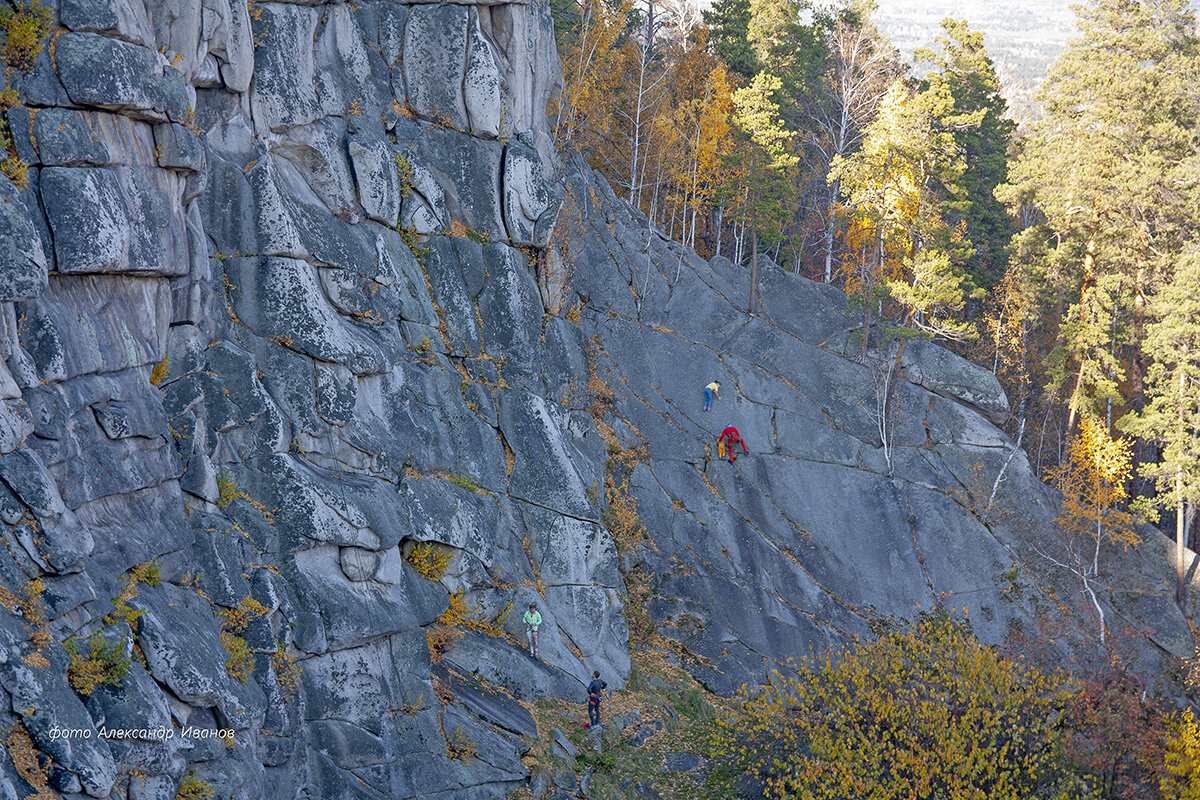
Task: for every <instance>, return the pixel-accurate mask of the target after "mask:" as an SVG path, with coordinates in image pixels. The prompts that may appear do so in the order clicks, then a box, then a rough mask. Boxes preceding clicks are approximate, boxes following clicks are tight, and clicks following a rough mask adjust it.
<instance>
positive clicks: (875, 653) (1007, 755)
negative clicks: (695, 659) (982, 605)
mask: <svg viewBox="0 0 1200 800" xmlns="http://www.w3.org/2000/svg"><path fill="white" fill-rule="evenodd" d="M1067 691H1068V688H1067V687H1066V686H1065V685H1064V684H1063V683H1061V682H1060V681H1059V680H1058V679H1056V678H1054V677H1052V676H1048V675H1045V674H1043V673H1040V672H1038V671H1036V670H1033V669H1030V668H1026V667H1024V666H1022V665H1021V664H1019V663H1017V662H1013V661H1009V660H1006V659H1004V658H1002V657H1001V656H999V655H998V654H997V653H996V651H995V650H993V649H991V648H988V647H984V646H983V645H981V644H980V643H979V642H978V641H977V640H976V639H975V638H974V636H973V635H972V633H971V630H970V627H969V626H968V625H967V624H966V623H965V622H960V621H957V620H955V619H953V618H952V617H950V616H949V615H948V614H946V613H945V612H937V613H933V614H928V615H923V616H922V617H921V618H920V619H918V620H917V621H916V623H915V624H914V625H913V627H912V628H911V629H903V630H898V631H892V632H889V633H886V634H884V635H883V636H882V637H881V638H880V639H879V640H878V641H876V642H873V643H871V644H866V645H861V646H858V647H855V648H854V649H851V650H848V651H847V652H844V653H837V654H828V655H825V656H824V657H822V658H820V659H819V660H817V661H815V662H811V663H810V662H806V663H803V664H800V665H797V666H796V671H795V674H794V675H792V676H784V675H781V674H780V673H779V672H773V673H772V675H771V682H770V683H769V684H768V685H766V686H763V687H760V688H757V689H744V690H743V691H742V693H741V694H740V695H739V696H738V701H739V702H738V709H737V711H736V712H735V713H733V714H732V715H731V716H730V717H729V718H728V719H725V720H723V721H722V722H720V723H719V724H718V728H717V734H716V745H717V747H718V749H719V751H720V752H721V753H722V754H723V755H725V756H726V758H727V763H728V766H727V767H726V769H728V770H730V771H731V772H732V771H735V770H736V771H738V772H739V773H745V774H747V775H748V776H750V777H751V778H754V779H757V781H758V782H759V783H760V784H762V785H763V786H765V788H766V789H767V790H768V792H767V793H768V796H771V797H776V798H789V799H790V798H796V799H797V800H799V798H814V799H817V798H820V799H821V800H824V799H826V798H843V797H861V798H871V800H893V798H894V799H895V800H901V799H903V800H908V799H909V798H915V797H937V798H945V800H968V799H970V800H975V799H976V798H979V799H982V798H988V800H1018V798H1019V799H1020V800H1026V798H1041V797H1059V796H1062V795H1060V793H1059V792H1060V791H1061V789H1063V788H1066V787H1065V786H1064V785H1063V784H1065V783H1067V782H1068V779H1067V778H1066V776H1064V775H1063V774H1062V773H1061V772H1060V757H1061V747H1062V737H1061V733H1060V731H1059V729H1058V725H1057V715H1058V712H1059V711H1060V710H1061V709H1062V708H1063V706H1064V704H1065V701H1066V699H1067ZM716 777H717V778H718V779H720V778H722V777H724V776H723V775H721V774H719V773H718V774H717V775H716Z"/></svg>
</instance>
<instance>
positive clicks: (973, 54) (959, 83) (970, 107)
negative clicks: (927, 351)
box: [914, 19, 1016, 287]
mask: <svg viewBox="0 0 1200 800" xmlns="http://www.w3.org/2000/svg"><path fill="white" fill-rule="evenodd" d="M942 30H943V31H944V32H945V35H943V36H940V37H938V39H937V40H936V41H937V43H938V44H939V45H940V46H941V52H938V53H935V52H934V51H932V50H918V51H917V52H916V53H915V54H914V57H915V59H916V60H917V61H926V62H929V63H931V64H933V67H934V69H933V70H932V71H931V72H929V73H928V74H927V75H926V76H925V80H924V81H923V83H922V87H921V93H922V95H924V96H926V97H928V98H929V99H930V101H931V102H936V103H937V106H938V107H937V110H936V112H935V113H934V120H933V122H934V126H935V127H936V128H938V129H939V130H941V131H945V132H947V133H949V134H950V136H951V137H952V138H953V139H954V144H955V147H956V148H957V151H958V154H959V156H960V157H961V158H962V160H963V165H964V169H963V173H962V175H960V176H959V177H958V180H957V182H958V185H959V186H960V187H961V190H962V193H961V200H959V201H957V202H958V205H957V207H954V208H949V207H948V208H947V209H945V210H946V212H947V213H946V218H947V221H948V222H949V223H950V224H952V225H953V224H957V223H958V222H960V221H961V222H963V223H965V225H966V236H967V239H968V240H969V241H970V243H971V246H972V247H973V248H974V251H975V252H974V253H973V254H972V255H971V257H970V258H969V259H968V266H969V268H970V270H971V273H972V277H973V279H974V281H975V283H977V284H978V285H981V286H985V287H991V286H993V285H994V284H996V283H997V281H999V279H1000V277H1001V276H1002V275H1003V274H1004V247H1005V245H1007V244H1008V240H1009V239H1010V238H1012V234H1013V230H1012V223H1011V221H1010V217H1009V215H1008V212H1007V211H1006V210H1005V208H1004V206H1003V205H1002V204H1001V203H1000V201H998V200H997V199H996V197H995V195H994V192H995V189H996V187H997V186H999V185H1000V184H1002V183H1004V181H1005V180H1006V178H1007V174H1008V148H1009V145H1010V143H1011V140H1012V136H1013V132H1014V131H1015V130H1016V123H1015V122H1013V121H1012V120H1008V119H1005V118H1004V115H1005V113H1006V112H1007V110H1008V108H1007V104H1006V103H1005V101H1004V98H1003V97H1002V96H1001V94H1000V79H999V78H998V77H997V76H996V70H995V68H994V67H993V65H992V60H991V58H990V57H989V56H988V54H987V49H986V48H985V47H984V43H983V34H982V33H980V32H978V31H972V30H971V29H970V27H969V26H968V25H967V22H966V21H965V20H954V19H945V20H942ZM935 98H936V100H935Z"/></svg>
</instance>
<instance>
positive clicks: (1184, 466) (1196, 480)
mask: <svg viewBox="0 0 1200 800" xmlns="http://www.w3.org/2000/svg"><path fill="white" fill-rule="evenodd" d="M1149 316H1150V317H1151V319H1152V320H1153V322H1151V323H1150V324H1148V325H1147V326H1146V333H1145V337H1144V339H1143V341H1142V346H1143V349H1144V351H1145V353H1146V355H1148V356H1149V357H1150V358H1151V359H1153V361H1152V362H1151V364H1150V368H1149V370H1148V371H1147V374H1146V395H1147V400H1148V402H1147V403H1146V406H1145V407H1144V408H1143V409H1142V410H1141V411H1140V412H1139V413H1135V414H1130V415H1129V416H1126V417H1124V418H1123V419H1122V420H1121V427H1122V428H1124V429H1125V430H1127V431H1129V432H1130V433H1133V434H1134V435H1136V436H1140V437H1141V438H1143V439H1147V440H1150V441H1152V442H1154V443H1155V444H1157V445H1158V447H1159V448H1161V454H1162V455H1161V459H1160V460H1159V461H1158V462H1157V463H1148V464H1143V465H1142V466H1141V469H1140V472H1141V474H1142V475H1143V476H1145V477H1147V478H1151V479H1153V480H1154V482H1155V485H1156V486H1157V488H1158V491H1159V494H1158V495H1157V497H1155V498H1154V499H1153V501H1152V503H1151V505H1153V506H1159V507H1166V508H1171V507H1173V508H1174V510H1175V570H1176V589H1175V593H1176V600H1177V601H1178V602H1179V603H1180V605H1183V604H1184V602H1185V601H1186V599H1187V598H1186V594H1185V591H1186V584H1185V581H1184V571H1185V568H1186V566H1185V564H1184V547H1185V545H1186V541H1185V538H1186V536H1185V534H1186V531H1185V530H1184V520H1185V514H1184V506H1185V504H1194V503H1195V502H1196V501H1197V500H1200V438H1198V437H1200V252H1198V251H1196V250H1192V251H1191V252H1189V253H1188V254H1187V255H1186V256H1185V257H1184V258H1183V260H1182V261H1181V262H1180V264H1179V267H1178V269H1177V270H1176V272H1175V277H1174V279H1173V280H1172V281H1171V282H1170V283H1169V284H1167V285H1166V286H1165V287H1163V290H1162V291H1161V292H1160V293H1159V294H1158V296H1157V297H1155V298H1154V301H1153V302H1152V303H1151V305H1150V309H1149Z"/></svg>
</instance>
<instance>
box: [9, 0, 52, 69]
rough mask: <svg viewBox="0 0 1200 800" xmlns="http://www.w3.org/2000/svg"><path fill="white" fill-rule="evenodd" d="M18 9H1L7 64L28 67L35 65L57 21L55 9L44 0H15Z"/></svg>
mask: <svg viewBox="0 0 1200 800" xmlns="http://www.w3.org/2000/svg"><path fill="white" fill-rule="evenodd" d="M13 5H14V6H15V8H3V9H0V30H3V31H4V34H5V42H4V56H3V57H4V63H5V65H6V66H8V67H12V68H15V69H20V70H27V69H29V68H30V67H32V66H33V62H34V61H36V60H37V57H38V54H39V53H41V52H42V45H44V44H45V43H46V38H47V37H48V36H49V35H50V28H51V26H52V25H53V24H54V12H53V11H51V10H50V9H49V8H47V7H46V6H43V5H42V4H41V2H40V0H14V2H13Z"/></svg>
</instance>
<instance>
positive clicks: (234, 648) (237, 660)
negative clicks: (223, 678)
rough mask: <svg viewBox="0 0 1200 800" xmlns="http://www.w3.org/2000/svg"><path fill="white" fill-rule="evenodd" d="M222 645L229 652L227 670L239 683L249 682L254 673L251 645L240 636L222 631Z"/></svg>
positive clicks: (226, 662) (226, 660) (226, 663)
mask: <svg viewBox="0 0 1200 800" xmlns="http://www.w3.org/2000/svg"><path fill="white" fill-rule="evenodd" d="M221 646H222V647H224V648H225V652H226V653H228V654H229V658H227V659H225V671H226V672H228V673H229V675H230V677H232V678H234V679H235V680H237V681H238V682H239V683H243V684H246V683H249V682H250V677H251V676H252V675H253V674H254V653H253V652H252V651H251V650H250V645H248V644H247V643H246V640H245V639H243V638H242V637H240V636H236V635H234V634H232V633H230V632H229V631H221Z"/></svg>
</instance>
